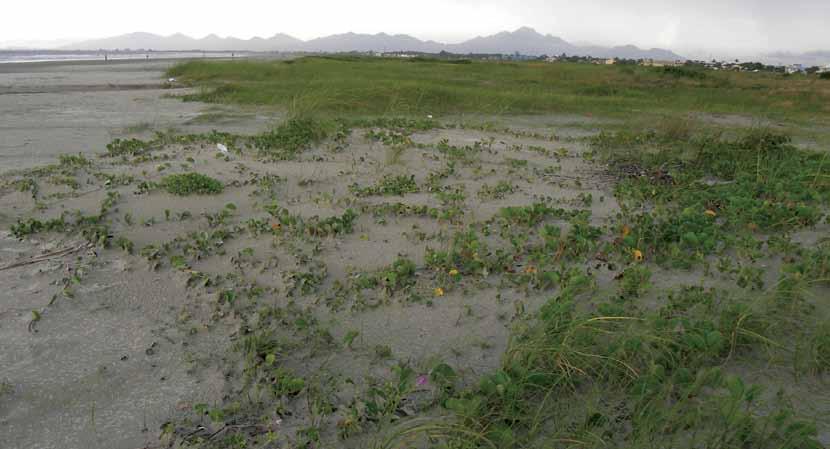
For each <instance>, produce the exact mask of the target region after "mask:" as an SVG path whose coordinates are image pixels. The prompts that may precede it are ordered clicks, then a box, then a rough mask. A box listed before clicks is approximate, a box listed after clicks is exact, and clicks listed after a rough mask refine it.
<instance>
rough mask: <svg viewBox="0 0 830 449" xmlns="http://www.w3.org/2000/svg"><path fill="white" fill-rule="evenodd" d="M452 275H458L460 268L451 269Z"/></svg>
mask: <svg viewBox="0 0 830 449" xmlns="http://www.w3.org/2000/svg"><path fill="white" fill-rule="evenodd" d="M450 276H458V270H456V269H455V268H453V269H452V270H450Z"/></svg>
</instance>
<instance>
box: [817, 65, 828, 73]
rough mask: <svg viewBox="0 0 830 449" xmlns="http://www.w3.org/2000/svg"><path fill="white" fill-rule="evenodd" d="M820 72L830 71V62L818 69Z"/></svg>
mask: <svg viewBox="0 0 830 449" xmlns="http://www.w3.org/2000/svg"><path fill="white" fill-rule="evenodd" d="M818 73H830V64H827V65H826V66H824V67H820V68H819V69H818Z"/></svg>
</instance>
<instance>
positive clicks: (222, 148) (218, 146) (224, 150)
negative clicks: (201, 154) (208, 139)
mask: <svg viewBox="0 0 830 449" xmlns="http://www.w3.org/2000/svg"><path fill="white" fill-rule="evenodd" d="M216 149H217V150H219V152H220V153H222V154H224V155H225V156H229V155H230V154H231V153H230V151H228V147H226V146H225V145H222V144H221V143H217V144H216Z"/></svg>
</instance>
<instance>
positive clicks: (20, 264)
mask: <svg viewBox="0 0 830 449" xmlns="http://www.w3.org/2000/svg"><path fill="white" fill-rule="evenodd" d="M89 248H92V244H91V243H84V244H82V245H78V246H76V247H73V248H64V249H62V250H60V251H54V252H51V253H47V254H42V255H40V256H37V257H33V258H31V259H29V260H23V261H20V262H15V263H13V264H10V265H6V266H3V267H0V271H5V270H11V269H12V268H18V267H25V266H26V265H33V264H36V263H40V262H46V261H48V260H52V259H56V258H58V257H63V256H67V255H69V254H72V253H76V252H78V251H82V250H84V249H89Z"/></svg>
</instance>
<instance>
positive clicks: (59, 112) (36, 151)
mask: <svg viewBox="0 0 830 449" xmlns="http://www.w3.org/2000/svg"><path fill="white" fill-rule="evenodd" d="M175 63H176V61H174V60H157V61H153V60H150V61H111V62H108V63H103V62H100V61H86V62H71V63H65V62H63V63H58V62H43V63H21V64H0V171H6V170H10V169H19V168H29V167H34V166H37V165H42V164H44V163H49V162H51V161H53V160H55V159H56V158H57V155H58V154H65V153H100V152H103V151H104V150H105V147H106V145H107V144H108V143H109V142H110V141H111V140H112V139H113V138H117V137H132V136H136V137H146V136H149V135H151V134H152V131H153V130H164V129H168V128H176V129H179V130H181V131H182V132H203V131H206V130H210V129H211V128H212V127H215V126H216V125H215V124H213V123H211V122H210V121H209V120H200V117H202V116H203V115H204V114H206V113H207V114H211V113H212V114H213V115H212V116H217V115H219V114H217V112H220V113H224V114H230V115H232V116H234V117H236V118H238V119H239V120H236V121H233V120H231V121H230V123H223V124H222V129H225V130H229V131H233V132H256V131H259V130H261V129H263V128H265V127H267V126H268V125H269V124H270V123H272V122H273V121H274V120H275V119H278V118H279V117H280V114H279V113H278V112H275V111H258V110H245V111H242V110H240V109H238V108H230V107H227V108H217V107H210V106H207V105H205V104H203V103H195V102H194V103H185V102H182V101H179V100H177V99H175V98H170V96H171V95H177V94H180V93H184V92H186V90H184V89H181V88H176V87H177V86H175V84H174V85H173V86H172V87H174V88H172V89H170V88H167V87H170V86H168V84H167V79H166V78H165V77H164V71H165V70H167V69H168V68H169V67H170V66H172V65H173V64H175Z"/></svg>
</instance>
